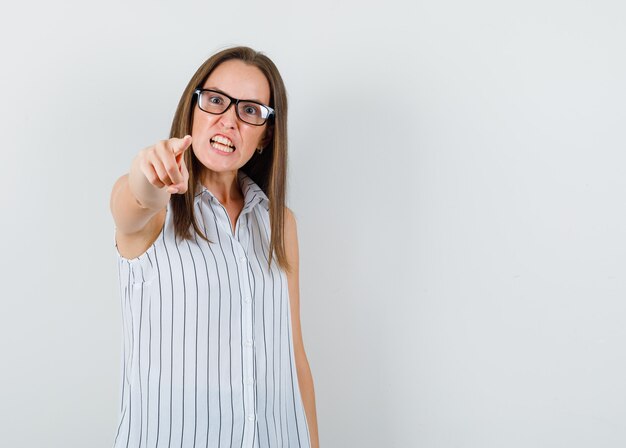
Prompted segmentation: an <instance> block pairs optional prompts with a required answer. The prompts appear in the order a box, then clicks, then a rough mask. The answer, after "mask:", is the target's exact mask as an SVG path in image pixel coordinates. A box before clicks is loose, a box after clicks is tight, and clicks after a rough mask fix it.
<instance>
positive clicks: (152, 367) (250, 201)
mask: <svg viewBox="0 0 626 448" xmlns="http://www.w3.org/2000/svg"><path fill="white" fill-rule="evenodd" d="M237 179H238V182H239V184H240V186H241V190H242V192H243V194H244V200H245V205H244V207H243V210H242V211H241V214H240V216H239V218H238V219H237V223H236V228H235V231H234V233H233V230H232V226H231V222H230V218H229V216H228V214H227V212H226V209H225V208H224V207H223V206H222V204H220V202H219V201H218V200H217V198H216V197H215V196H214V195H213V194H212V193H211V192H210V191H209V190H207V189H206V188H205V187H204V186H202V185H200V184H199V185H198V189H197V190H196V196H195V200H194V205H195V213H196V219H197V220H198V222H199V225H200V228H201V229H202V230H203V231H204V233H205V235H206V236H207V238H208V239H209V241H211V242H212V244H209V243H207V242H206V241H205V240H203V239H201V238H200V237H197V236H196V237H195V238H193V239H192V240H180V239H178V242H175V239H174V225H173V224H174V223H173V219H172V214H171V212H170V208H169V206H168V207H167V213H166V219H165V225H164V227H163V230H162V231H161V234H160V235H159V236H158V238H157V239H156V241H155V242H154V244H153V245H152V246H150V248H148V250H147V251H146V252H145V253H143V254H142V255H140V256H139V257H137V258H134V259H132V260H129V259H126V258H124V257H122V256H121V255H120V254H119V252H118V253H117V258H118V268H119V281H120V295H121V301H122V321H123V356H122V362H121V367H122V387H121V406H120V413H119V424H118V427H117V429H116V434H115V442H114V446H115V448H120V447H124V448H130V447H132V448H136V447H144V448H152V447H169V448H173V447H205V448H206V447H211V448H213V447H215V448H220V447H241V448H243V447H251V448H252V447H258V448H269V447H302V448H309V447H310V436H309V429H308V425H307V421H306V416H305V413H304V407H303V403H302V398H301V395H300V389H299V385H298V377H297V373H296V365H295V358H294V352H293V340H292V327H291V311H290V306H289V293H288V289H287V277H286V274H285V272H284V271H283V270H282V269H281V268H279V267H278V266H277V264H276V262H275V259H273V260H272V266H271V269H270V268H269V266H268V258H267V257H268V248H269V241H270V221H269V213H268V211H269V200H268V198H267V196H266V195H265V193H263V191H262V190H261V188H259V186H258V185H257V184H256V183H255V182H254V181H253V180H252V179H251V178H250V177H248V176H247V175H245V173H243V171H241V170H240V171H239V173H238V176H237Z"/></svg>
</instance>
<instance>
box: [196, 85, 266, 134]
mask: <svg viewBox="0 0 626 448" xmlns="http://www.w3.org/2000/svg"><path fill="white" fill-rule="evenodd" d="M193 93H194V95H197V96H198V107H199V108H200V110H203V111H204V112H208V113H210V114H214V115H221V114H223V113H224V112H226V111H227V110H228V108H229V107H230V106H231V105H232V104H235V111H236V113H237V117H239V119H240V120H241V121H243V122H244V123H248V124H251V125H254V126H261V125H263V124H265V122H266V121H267V120H269V119H270V118H273V117H274V116H275V112H274V109H272V108H271V107H269V106H266V105H265V104H261V103H258V102H256V101H252V100H238V99H237V98H233V97H232V96H228V95H226V94H225V93H223V92H218V91H216V90H210V89H196V90H195V91H194V92H193Z"/></svg>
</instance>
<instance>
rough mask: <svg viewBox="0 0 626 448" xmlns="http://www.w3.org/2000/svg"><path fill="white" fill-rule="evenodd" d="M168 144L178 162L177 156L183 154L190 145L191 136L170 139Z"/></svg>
mask: <svg viewBox="0 0 626 448" xmlns="http://www.w3.org/2000/svg"><path fill="white" fill-rule="evenodd" d="M169 144H170V148H172V151H173V152H174V156H176V159H177V161H178V156H180V155H182V154H184V152H185V150H186V149H187V148H189V146H190V145H191V135H185V136H184V137H183V138H171V139H170V141H169Z"/></svg>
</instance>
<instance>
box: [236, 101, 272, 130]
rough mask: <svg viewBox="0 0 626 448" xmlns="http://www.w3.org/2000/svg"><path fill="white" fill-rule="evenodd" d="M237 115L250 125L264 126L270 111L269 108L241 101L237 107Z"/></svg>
mask: <svg viewBox="0 0 626 448" xmlns="http://www.w3.org/2000/svg"><path fill="white" fill-rule="evenodd" d="M237 113H238V114H239V118H241V119H242V120H243V121H245V122H246V123H250V124H256V125H259V124H263V123H264V122H265V120H267V116H268V115H269V113H270V111H269V109H268V108H267V107H265V106H263V105H261V104H258V103H252V102H248V101H240V102H239V104H238V105H237Z"/></svg>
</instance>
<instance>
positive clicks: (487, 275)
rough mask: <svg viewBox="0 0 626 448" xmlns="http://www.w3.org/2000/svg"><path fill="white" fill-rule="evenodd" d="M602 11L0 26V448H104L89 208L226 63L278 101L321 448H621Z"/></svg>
mask: <svg viewBox="0 0 626 448" xmlns="http://www.w3.org/2000/svg"><path fill="white" fill-rule="evenodd" d="M625 9H626V8H625V7H624V4H623V2H621V1H603V0H600V1H594V2H592V1H576V0H570V1H565V0H560V1H558V0H541V1H538V0H530V1H524V2H522V1H518V2H510V1H504V2H503V1H495V0H494V1H488V0H478V1H474V2H464V1H461V0H444V1H429V2H408V1H407V2H400V1H395V2H386V3H384V4H383V3H382V2H377V3H376V4H375V5H374V4H372V5H370V6H368V4H367V3H363V2H362V1H356V0H351V1H326V0H322V1H315V2H309V3H307V4H300V3H298V2H287V1H284V2H280V1H272V0H269V1H260V2H252V1H248V2H243V1H228V2H208V1H206V2H163V1H159V2H156V1H141V2H132V1H127V2H121V1H106V2H104V1H100V2H86V1H74V2H71V1H63V2H45V1H43V0H39V1H35V2H24V3H20V4H19V5H18V4H15V5H12V6H7V5H6V4H3V6H2V7H1V11H0V50H1V55H2V66H1V67H2V70H1V73H2V78H1V79H2V82H1V83H0V95H1V96H0V98H1V101H0V123H1V126H2V135H1V137H0V138H1V140H0V141H1V142H2V149H1V151H2V163H1V164H0V166H1V168H0V173H1V174H2V177H1V178H2V194H1V195H0V198H1V199H0V201H1V202H0V205H1V207H2V220H1V224H0V226H1V228H0V231H1V233H0V235H1V238H0V240H1V243H0V244H1V246H0V263H1V265H0V276H1V278H0V288H1V289H0V294H1V300H2V302H1V303H2V311H1V312H0V350H1V351H0V353H1V356H2V358H1V362H2V364H1V366H2V367H1V369H0V445H1V446H5V447H11V448H17V447H60V448H70V447H81V448H82V447H110V446H111V445H112V442H113V439H114V436H115V430H116V427H117V417H118V416H117V412H118V410H119V405H120V402H119V400H120V396H119V395H120V388H121V382H120V380H121V378H120V375H119V374H120V361H121V337H122V331H121V307H120V298H119V292H118V286H117V271H116V259H115V252H114V246H113V221H112V218H111V216H110V212H109V194H110V191H111V187H112V185H113V183H114V181H115V180H116V179H117V178H118V177H119V176H120V175H121V174H123V173H125V172H126V171H127V170H128V168H129V166H130V162H131V160H132V158H133V157H134V155H135V154H136V153H137V151H139V150H140V149H141V148H143V147H145V146H148V145H150V144H152V143H154V142H155V141H156V140H159V139H163V138H166V137H167V135H168V131H169V127H170V123H171V119H172V117H173V114H174V109H175V107H176V104H177V102H178V99H179V97H180V94H181V93H182V90H183V88H184V87H185V85H186V83H187V81H188V79H189V78H190V77H191V75H192V74H193V72H194V71H195V70H196V68H197V67H198V66H199V65H200V64H201V63H202V62H203V61H204V60H205V59H206V58H207V57H208V56H210V55H211V54H212V53H214V52H215V51H217V50H220V49H222V48H224V47H226V46H230V45H235V44H245V45H249V46H252V47H253V48H255V49H258V50H262V51H263V52H265V53H266V54H267V55H268V56H270V57H271V58H272V59H273V60H274V61H275V63H276V64H277V66H278V68H279V69H280V71H281V73H282V75H283V77H284V79H285V82H286V85H287V89H288V93H289V101H290V118H289V119H290V123H289V126H290V127H289V130H290V168H289V169H290V171H289V188H290V189H289V196H288V204H289V206H290V207H291V208H292V209H293V210H294V212H295V214H296V217H297V220H298V230H299V236H300V257H301V303H302V305H301V306H302V310H301V313H302V324H303V332H304V340H305V345H306V348H307V353H308V356H309V361H310V364H311V368H312V372H313V376H314V380H315V388H316V396H317V412H318V419H319V431H320V438H321V445H322V447H328V448H331V447H341V448H344V447H350V448H351V447H362V448H369V447H372V448H374V447H376V448H378V447H424V448H440V447H441V448H456V447H461V448H465V447H468V448H469V447H476V448H489V447H494V448H496V447H497V448H501V447H507V448H516V447H524V448H526V447H568V448H578V447H581V448H582V447H594V448H600V447H623V446H626V426H625V424H624V422H626V386H625V384H626V382H625V381H624V378H626V350H625V343H626V325H625V322H626V301H625V300H624V296H625V293H626V281H625V275H624V270H625V268H626V259H625V255H624V254H625V253H626V238H625V233H624V229H625V224H626V213H625V206H626V201H625V199H624V193H625V191H626V190H625V187H626V178H625V176H624V163H625V162H626V157H625V156H624V151H625V150H626V134H625V122H626V107H625V104H626V90H625V80H626V63H625V57H624V54H625V52H626V48H625V47H626V45H625V43H626V27H625V26H624V24H625V23H626V20H625V19H626V13H625Z"/></svg>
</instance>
